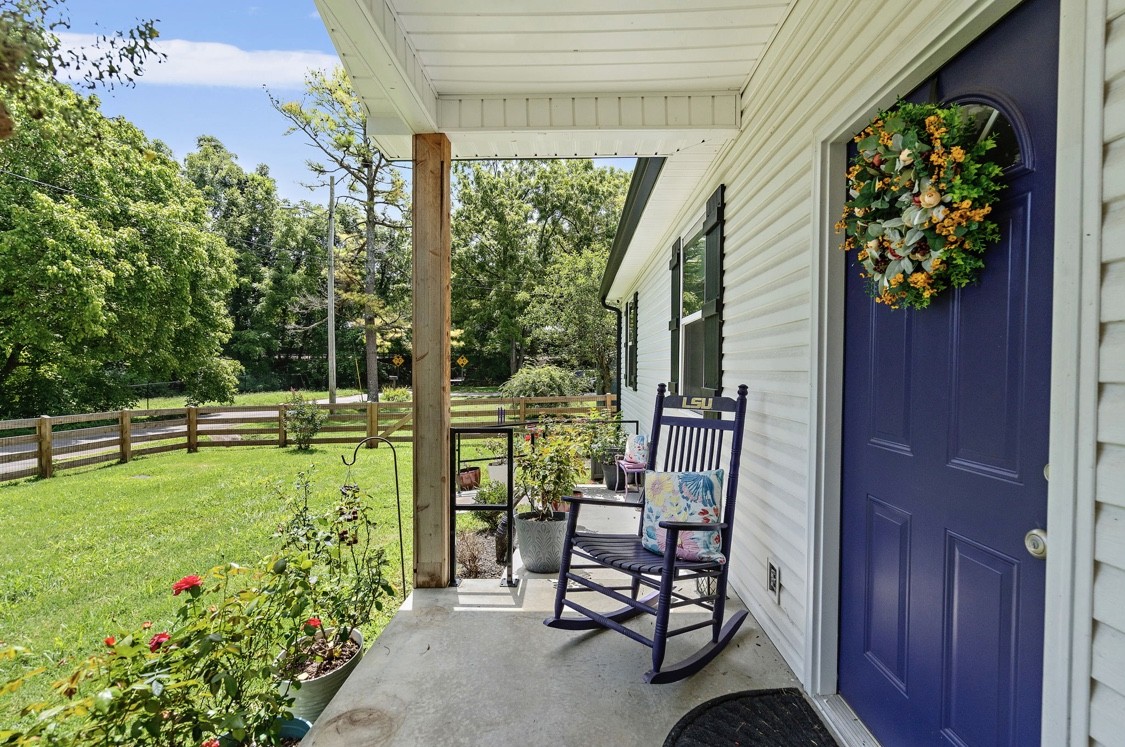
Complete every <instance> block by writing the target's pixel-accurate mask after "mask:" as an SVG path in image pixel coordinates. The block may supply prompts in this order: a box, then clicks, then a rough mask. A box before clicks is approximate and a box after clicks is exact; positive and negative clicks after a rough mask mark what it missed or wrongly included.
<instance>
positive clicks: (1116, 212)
mask: <svg viewBox="0 0 1125 747" xmlns="http://www.w3.org/2000/svg"><path fill="white" fill-rule="evenodd" d="M1106 14H1107V25H1106V39H1105V41H1106V46H1105V67H1104V71H1103V72H1104V75H1105V83H1106V85H1105V87H1104V100H1103V103H1104V109H1103V132H1102V134H1103V138H1104V140H1105V148H1104V149H1103V163H1102V169H1103V170H1102V189H1103V194H1102V200H1103V207H1102V235H1101V254H1102V261H1103V265H1102V276H1101V281H1102V282H1101V299H1100V301H1101V303H1100V317H1101V320H1102V328H1101V334H1100V337H1099V355H1098V362H1099V369H1098V379H1099V381H1101V382H1102V386H1101V388H1100V390H1099V395H1098V413H1097V423H1098V440H1099V442H1100V444H1099V448H1098V454H1097V468H1096V474H1095V498H1096V504H1095V518H1094V560H1095V563H1094V589H1093V606H1094V614H1093V617H1094V622H1093V640H1092V642H1091V650H1092V659H1091V662H1090V667H1091V668H1090V677H1091V681H1092V685H1091V691H1090V710H1089V735H1090V737H1091V741H1092V742H1095V743H1101V744H1107V745H1109V744H1117V743H1119V742H1120V741H1121V735H1122V733H1125V668H1122V666H1121V663H1122V661H1125V1H1123V0H1110V1H1109V2H1108V3H1107V7H1106Z"/></svg>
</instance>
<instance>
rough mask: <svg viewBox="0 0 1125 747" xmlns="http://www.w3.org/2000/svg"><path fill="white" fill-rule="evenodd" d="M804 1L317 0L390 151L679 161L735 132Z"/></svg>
mask: <svg viewBox="0 0 1125 747" xmlns="http://www.w3.org/2000/svg"><path fill="white" fill-rule="evenodd" d="M793 2H794V0H698V2H695V1H692V2H688V1H687V0H566V2H560V1H559V0H316V5H317V8H318V10H319V11H320V15H321V18H322V19H323V20H324V23H325V26H326V27H327V28H328V31H329V34H330V36H331V38H332V40H333V43H334V44H335V45H336V49H337V51H338V52H339V54H340V57H341V60H342V61H343V64H344V67H345V68H346V69H347V71H348V73H349V74H350V76H351V78H352V81H353V84H354V85H355V87H356V89H357V90H358V91H359V93H360V95H361V96H362V97H363V99H364V101H365V103H366V104H367V106H368V108H369V110H370V115H371V116H370V120H369V122H370V130H371V134H372V136H373V137H374V138H375V140H376V142H378V144H379V146H380V147H381V148H382V149H383V151H384V152H385V153H386V154H387V155H388V156H391V157H392V158H399V159H406V158H409V157H410V146H411V135H413V134H415V133H421V132H445V133H446V134H447V135H448V136H449V139H450V142H451V144H452V149H453V155H454V157H455V158H536V157H540V158H542V157H547V156H560V157H562V156H581V157H592V156H637V155H640V156H652V155H671V154H674V153H676V152H678V151H679V150H681V149H683V148H686V147H692V146H696V145H699V144H704V143H716V142H725V141H727V140H729V139H731V138H732V137H733V136H734V135H735V134H736V133H737V131H738V126H739V112H740V110H739V106H738V94H739V91H740V90H741V89H742V87H743V86H744V85H745V84H746V81H747V80H748V79H749V77H750V74H751V73H752V72H753V70H754V66H755V65H756V64H757V62H758V60H759V59H760V57H761V55H762V53H763V51H764V50H765V48H766V46H767V45H768V44H769V43H770V40H771V39H772V38H773V36H774V34H775V31H776V29H777V27H778V25H779V24H780V23H781V22H782V21H783V20H784V19H785V17H786V16H787V14H788V12H789V9H790V6H791V5H792V3H793Z"/></svg>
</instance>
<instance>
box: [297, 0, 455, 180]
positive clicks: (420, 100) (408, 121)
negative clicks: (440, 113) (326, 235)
mask: <svg viewBox="0 0 1125 747" xmlns="http://www.w3.org/2000/svg"><path fill="white" fill-rule="evenodd" d="M314 2H315V3H316V8H317V11H319V12H320V17H321V18H322V19H323V20H324V24H325V26H326V27H327V28H328V32H329V34H328V35H329V36H330V37H331V39H332V42H333V44H334V45H335V46H336V51H337V53H338V54H339V55H340V59H341V61H343V63H344V65H345V67H346V68H347V70H348V73H349V75H350V76H351V79H352V85H353V86H354V87H355V89H356V91H357V92H358V93H359V94H360V96H361V97H362V99H363V102H364V104H366V106H367V109H368V113H369V118H368V122H367V127H368V131H369V134H370V135H371V137H372V139H373V140H374V141H375V143H376V144H377V145H378V146H379V149H380V150H381V151H382V152H383V154H384V155H386V156H387V157H388V158H392V159H409V158H410V156H411V148H412V147H413V146H412V144H413V140H412V137H413V135H414V133H416V132H437V131H438V130H437V129H436V127H437V93H436V91H435V90H434V86H433V84H432V83H431V82H430V79H429V76H428V75H427V74H426V69H425V67H424V66H423V65H422V63H421V61H420V60H419V59H418V53H417V52H416V51H415V49H414V46H413V44H412V43H411V41H410V38H409V37H408V36H407V34H406V32H405V31H404V30H403V28H402V24H401V23H399V21H398V18H397V17H396V16H395V12H394V9H393V8H392V7H391V5H390V4H389V3H388V2H386V0H363V1H362V2H329V1H328V0H314Z"/></svg>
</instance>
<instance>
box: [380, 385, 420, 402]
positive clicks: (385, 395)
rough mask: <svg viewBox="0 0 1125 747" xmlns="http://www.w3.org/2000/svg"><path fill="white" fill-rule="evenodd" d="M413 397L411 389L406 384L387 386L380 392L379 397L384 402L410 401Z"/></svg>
mask: <svg viewBox="0 0 1125 747" xmlns="http://www.w3.org/2000/svg"><path fill="white" fill-rule="evenodd" d="M411 398H412V395H411V393H410V390H409V389H407V388H406V387H404V386H385V387H383V390H382V391H380V392H379V399H380V400H382V401H383V402H409V401H410V400H411Z"/></svg>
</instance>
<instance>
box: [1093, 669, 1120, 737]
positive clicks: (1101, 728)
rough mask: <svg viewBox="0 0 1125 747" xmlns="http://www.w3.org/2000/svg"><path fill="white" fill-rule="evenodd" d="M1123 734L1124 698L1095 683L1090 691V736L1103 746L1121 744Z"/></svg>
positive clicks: (1105, 686) (1110, 689) (1111, 689)
mask: <svg viewBox="0 0 1125 747" xmlns="http://www.w3.org/2000/svg"><path fill="white" fill-rule="evenodd" d="M1122 734H1125V696H1123V695H1122V694H1121V693H1119V692H1117V691H1116V690H1114V689H1113V688H1111V687H1109V686H1107V685H1105V684H1103V683H1100V682H1096V683H1095V684H1094V687H1093V689H1092V690H1091V691H1090V736H1091V737H1093V738H1094V739H1096V740H1098V741H1099V742H1101V743H1103V744H1121V735H1122Z"/></svg>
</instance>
